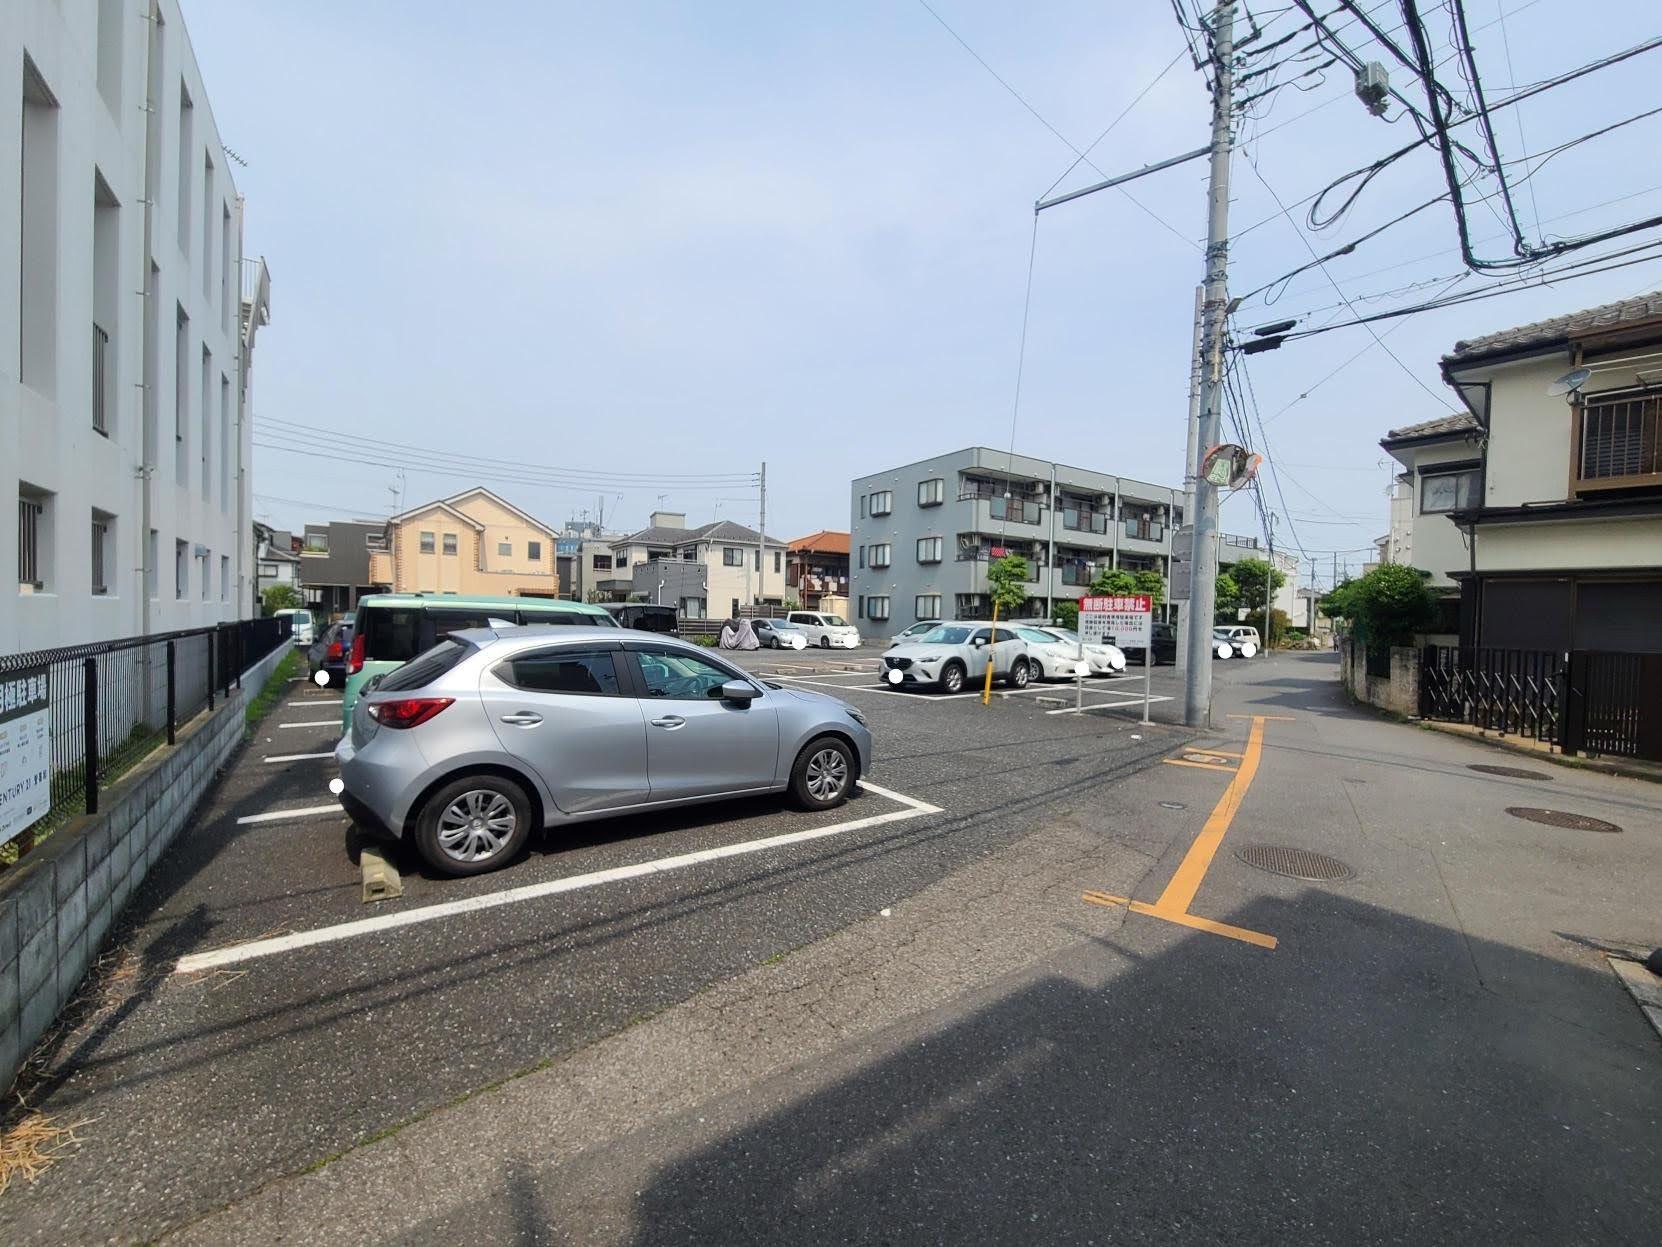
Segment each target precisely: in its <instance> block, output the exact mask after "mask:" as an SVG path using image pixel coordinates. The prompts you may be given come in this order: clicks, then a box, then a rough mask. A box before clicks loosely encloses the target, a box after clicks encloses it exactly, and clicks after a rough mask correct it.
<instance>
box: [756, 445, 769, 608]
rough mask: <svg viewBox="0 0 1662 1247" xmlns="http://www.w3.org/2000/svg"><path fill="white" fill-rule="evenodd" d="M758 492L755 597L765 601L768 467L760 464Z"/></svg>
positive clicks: (766, 593)
mask: <svg viewBox="0 0 1662 1247" xmlns="http://www.w3.org/2000/svg"><path fill="white" fill-rule="evenodd" d="M759 492H760V495H761V499H760V503H761V505H760V507H759V510H760V511H761V519H760V523H761V526H762V531H761V532H760V534H758V535H759V536H760V538H761V545H759V546H758V547H757V555H756V561H757V563H759V564H760V565H761V566H760V567H759V568H758V569H757V581H756V583H757V594H756V596H757V597H759V598H761V599H763V600H764V601H765V600H766V599H767V595H768V465H767V464H766V463H763V464H762V480H761V487H760V491H759Z"/></svg>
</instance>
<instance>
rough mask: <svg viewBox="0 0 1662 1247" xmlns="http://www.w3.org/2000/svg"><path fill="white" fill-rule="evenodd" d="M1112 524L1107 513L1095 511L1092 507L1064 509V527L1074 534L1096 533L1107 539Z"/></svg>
mask: <svg viewBox="0 0 1662 1247" xmlns="http://www.w3.org/2000/svg"><path fill="white" fill-rule="evenodd" d="M1112 522H1113V521H1112V520H1111V518H1110V517H1109V515H1108V513H1107V512H1106V511H1095V510H1092V509H1091V508H1090V507H1070V506H1064V507H1063V508H1062V527H1063V528H1066V529H1069V530H1070V531H1072V532H1076V533H1096V534H1097V535H1098V536H1099V537H1105V536H1107V535H1108V525H1109V524H1110V523H1112Z"/></svg>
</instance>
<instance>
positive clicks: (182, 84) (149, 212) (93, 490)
mask: <svg viewBox="0 0 1662 1247" xmlns="http://www.w3.org/2000/svg"><path fill="white" fill-rule="evenodd" d="M0 168H3V169H5V170H6V171H7V174H8V176H7V177H6V178H5V179H4V182H5V184H6V185H7V186H8V187H16V188H17V190H16V192H15V193H8V194H5V195H0V253H3V254H5V255H8V256H13V257H20V258H21V263H20V264H19V265H18V267H17V272H16V275H15V278H11V279H8V280H7V281H5V282H4V286H5V289H4V290H3V291H0V342H3V343H4V344H5V346H4V348H0V484H3V486H4V488H7V489H14V490H15V491H16V496H17V505H16V507H15V508H13V507H11V506H5V507H0V525H4V526H5V531H4V532H3V533H0V547H3V548H4V549H5V550H7V551H8V552H15V558H16V564H17V589H16V591H15V592H13V591H10V586H9V585H7V586H5V591H0V653H11V652H15V651H18V650H29V649H37V648H44V647H47V646H57V645H69V644H76V643H80V642H86V641H93V640H102V639H107V638H114V637H122V636H132V635H138V634H142V633H149V632H164V631H169V630H173V629H178V628H187V627H195V626H199V625H202V624H208V623H212V622H215V621H219V620H224V619H235V618H239V617H242V616H245V615H246V614H248V613H249V611H250V609H251V604H252V602H253V597H254V583H255V569H254V550H253V536H252V516H251V514H250V509H249V492H250V486H251V482H250V480H249V465H250V446H251V439H250V429H249V419H248V413H249V365H250V362H251V358H252V351H253V344H254V335H255V332H256V330H257V329H258V328H259V326H260V325H261V324H264V323H265V321H266V319H267V314H268V313H267V299H268V291H269V279H268V277H267V274H266V271H265V266H264V263H263V261H255V262H252V263H250V264H247V265H246V266H245V262H244V260H243V254H242V224H243V222H242V201H241V198H240V197H239V196H238V194H237V190H236V185H235V183H234V181H233V179H232V176H231V167H230V161H229V160H227V158H226V153H225V150H224V147H223V146H222V144H221V142H220V136H219V130H218V127H217V126H216V125H215V123H214V117H213V111H212V108H211V107H210V105H209V102H208V94H207V90H206V88H205V86H204V85H203V82H202V76H201V73H200V71H199V69H198V67H197V64H196V60H195V57H194V55H193V54H192V52H191V47H190V39H189V37H188V35H187V33H186V31H185V24H184V21H183V18H182V17H181V15H180V11H179V6H178V3H177V0H77V2H75V3H66V2H64V0H7V3H6V4H5V5H4V6H3V8H0ZM5 267H6V269H7V270H9V269H10V268H11V265H9V264H8V265H7V266H5ZM7 521H10V523H7Z"/></svg>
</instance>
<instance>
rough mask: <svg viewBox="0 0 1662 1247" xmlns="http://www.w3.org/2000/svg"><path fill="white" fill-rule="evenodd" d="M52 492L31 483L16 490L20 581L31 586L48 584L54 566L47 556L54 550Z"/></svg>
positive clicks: (18, 579)
mask: <svg viewBox="0 0 1662 1247" xmlns="http://www.w3.org/2000/svg"><path fill="white" fill-rule="evenodd" d="M51 501H52V495H51V494H49V493H47V492H46V491H45V490H43V489H36V488H34V486H32V485H21V486H19V488H18V492H17V583H18V584H19V585H20V586H25V587H27V588H29V589H32V590H37V591H38V590H41V589H44V588H46V582H47V581H48V580H49V579H50V571H51V569H50V568H49V567H48V565H47V564H48V560H49V559H50V556H51V550H52V530H51V522H50V521H51V515H50V512H49V510H48V507H49V506H50V504H51Z"/></svg>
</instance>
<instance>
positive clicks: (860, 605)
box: [854, 500, 866, 619]
mask: <svg viewBox="0 0 1662 1247" xmlns="http://www.w3.org/2000/svg"><path fill="white" fill-rule="evenodd" d="M862 501H863V500H862ZM854 617H855V618H856V619H864V618H865V617H866V595H865V594H863V593H862V594H861V595H860V596H859V598H858V599H857V601H856V602H855V611H854Z"/></svg>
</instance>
